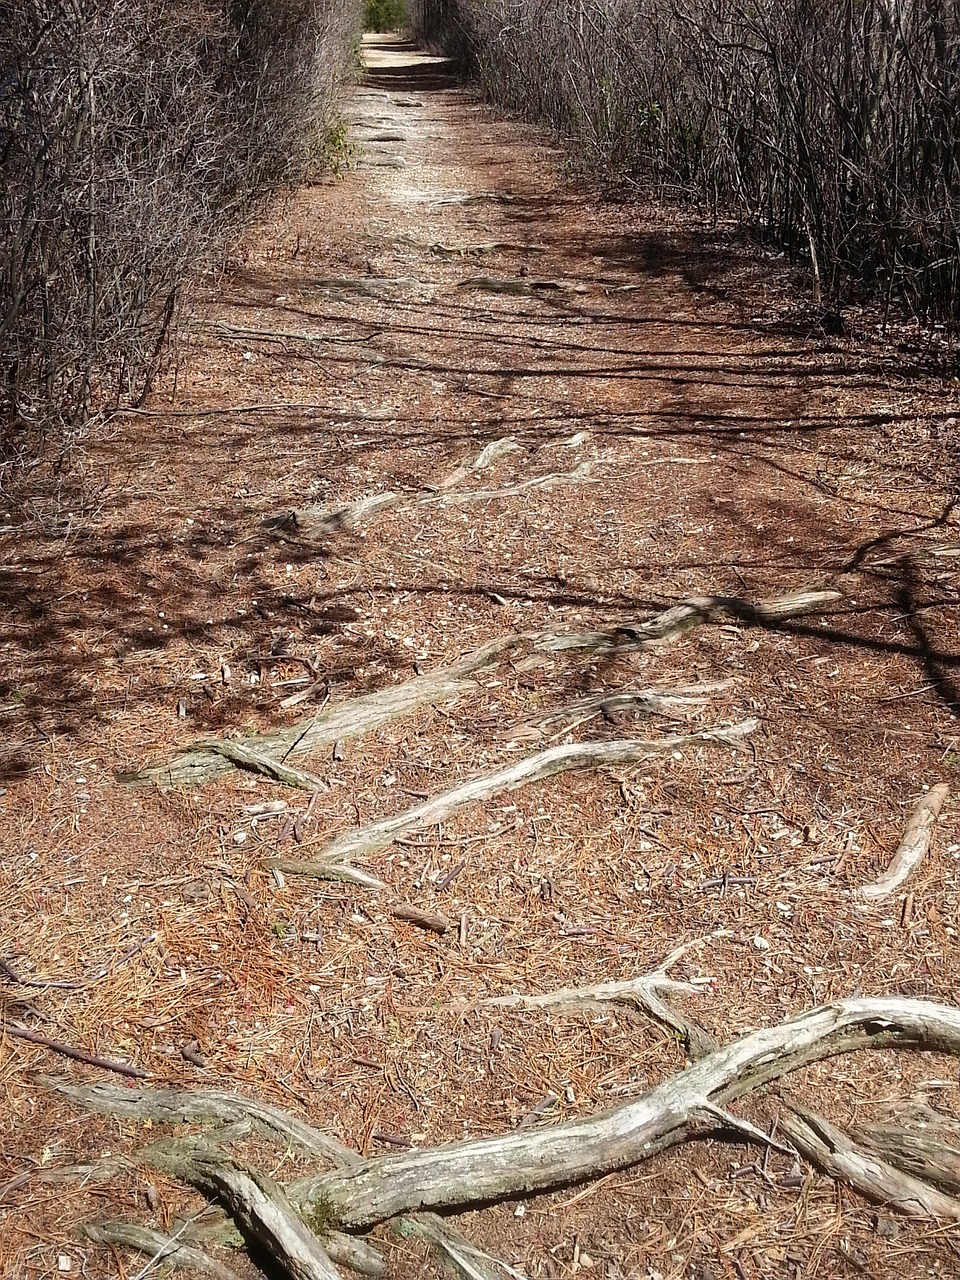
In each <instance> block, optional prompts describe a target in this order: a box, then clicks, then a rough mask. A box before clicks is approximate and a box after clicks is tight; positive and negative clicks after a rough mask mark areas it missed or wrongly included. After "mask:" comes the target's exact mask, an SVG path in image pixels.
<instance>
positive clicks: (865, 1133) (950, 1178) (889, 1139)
mask: <svg viewBox="0 0 960 1280" xmlns="http://www.w3.org/2000/svg"><path fill="white" fill-rule="evenodd" d="M900 1119H901V1123H893V1122H888V1123H885V1124H860V1125H853V1126H851V1128H850V1136H851V1137H852V1138H853V1140H854V1141H855V1142H859V1143H860V1144H861V1145H862V1146H864V1147H866V1149H867V1150H868V1151H872V1152H875V1153H876V1154H877V1155H879V1156H881V1157H882V1158H883V1159H884V1160H887V1161H889V1163H890V1164H892V1165H895V1166H896V1167H897V1168H898V1169H902V1170H903V1172H904V1173H908V1174H910V1175H911V1176H913V1177H914V1178H919V1179H921V1180H922V1181H923V1182H931V1183H933V1185H934V1186H935V1187H939V1188H940V1190H941V1191H944V1192H946V1193H947V1194H948V1195H950V1196H960V1121H958V1120H957V1119H956V1117H955V1116H945V1115H941V1114H940V1112H938V1111H934V1109H933V1108H932V1107H930V1106H927V1105H926V1104H923V1105H920V1106H911V1107H910V1109H909V1111H908V1112H907V1113H906V1114H904V1115H903V1116H902V1117H900Z"/></svg>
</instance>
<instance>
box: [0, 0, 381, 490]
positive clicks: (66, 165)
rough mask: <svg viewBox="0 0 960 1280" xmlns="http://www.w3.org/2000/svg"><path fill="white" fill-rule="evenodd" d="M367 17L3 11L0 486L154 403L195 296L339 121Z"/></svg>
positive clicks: (171, 7)
mask: <svg viewBox="0 0 960 1280" xmlns="http://www.w3.org/2000/svg"><path fill="white" fill-rule="evenodd" d="M358 9H359V6H358V4H356V3H355V0H328V2H326V3H322V2H320V0H230V3H229V5H228V6H227V12H226V13H224V10H223V7H222V6H221V5H220V4H218V3H215V0H8V2H7V3H0V487H3V485H4V484H6V485H7V486H9V484H10V483H11V482H12V477H13V475H14V474H15V472H16V470H17V467H18V466H19V467H20V468H21V469H22V467H23V466H24V465H29V464H34V463H36V461H37V460H38V459H40V458H41V457H44V456H49V455H50V454H51V452H52V454H53V456H55V457H56V458H58V459H60V460H61V461H62V460H63V459H64V458H65V457H67V456H68V455H69V452H70V450H71V448H72V447H73V446H74V445H75V444H76V442H77V441H78V439H80V438H81V436H82V435H83V434H84V433H85V432H86V431H88V430H89V429H90V427H91V425H93V424H96V423H97V422H98V421H101V420H103V419H104V418H106V417H107V416H108V415H109V414H110V413H111V412H112V411H113V410H115V409H116V408H117V407H118V406H122V405H129V404H138V403H140V401H141V400H142V399H143V397H144V395H145V394H146V392H147V390H148V389H149V386H150V382H151V379H152V377H153V376H154V374H155V372H156V369H157V366H158V361H159V359H160V357H161V352H162V350H163V347H164V341H165V338H166V337H167V335H168V333H169V331H170V328H171V325H172V324H173V323H174V321H175V318H176V314H177V304H178V300H179V298H180V297H181V295H182V292H183V289H184V288H185V287H186V286H187V285H189V283H190V282H191V281H193V280H195V279H196V278H197V271H198V268H199V267H200V266H202V264H203V263H204V262H205V261H207V260H208V258H209V255H210V253H211V251H212V249H213V248H214V246H216V245H217V244H219V243H221V242H222V240H223V238H224V236H225V235H226V234H227V233H229V232H230V231H231V230H232V229H235V228H236V227H237V226H238V225H239V223H240V222H241V221H242V220H243V219H244V218H245V217H247V216H249V214H250V213H251V212H252V210H254V209H255V208H256V207H257V205H258V203H259V202H260V201H261V200H262V198H263V197H264V196H265V194H266V193H267V192H269V191H270V190H273V189H275V188H276V187H277V185H278V184H281V183H283V182H285V181H288V180H289V179H291V178H293V177H296V176H297V174H298V172H299V169H300V167H301V166H302V164H303V163H304V162H305V160H306V157H307V156H308V155H309V154H310V153H311V151H312V150H314V149H315V140H316V135H317V133H318V132H321V133H322V131H323V129H324V128H326V127H327V126H328V124H329V113H330V110H331V104H332V98H333V93H334V90H335V87H336V84H337V81H338V78H339V77H340V75H341V73H342V69H343V67H344V65H345V60H346V54H347V51H348V49H349V47H350V44H351V42H352V41H353V39H354V38H355V31H356V29H357V27H358V25H359V12H358Z"/></svg>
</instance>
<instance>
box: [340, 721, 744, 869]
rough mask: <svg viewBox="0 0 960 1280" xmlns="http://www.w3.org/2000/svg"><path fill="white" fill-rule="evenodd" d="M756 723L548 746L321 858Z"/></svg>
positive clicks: (355, 852)
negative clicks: (567, 776) (547, 782)
mask: <svg viewBox="0 0 960 1280" xmlns="http://www.w3.org/2000/svg"><path fill="white" fill-rule="evenodd" d="M756 727H757V722H756V720H744V721H743V722H742V723H741V724H736V725H730V726H728V727H724V728H716V729H706V730H704V731H703V732H701V733H692V734H685V735H682V736H680V737H670V738H661V739H659V740H656V739H647V738H626V739H623V740H620V741H614V742H574V743H569V744H561V745H560V746H556V747H550V748H548V749H547V750H546V751H541V752H539V753H538V754H537V755H533V756H529V757H528V758H527V759H525V760H521V761H520V762H519V763H517V764H514V765H510V766H508V767H507V768H505V769H499V770H497V772H496V773H490V774H486V775H483V776H481V777H479V778H474V779H472V780H471V781H470V782H465V783H463V784H462V785H461V786H459V787H454V788H453V790H451V791H446V792H443V793H442V794H441V795H437V796H432V797H431V798H430V799H429V800H426V801H424V802H423V804H419V805H417V806H416V807H415V808H413V809H407V810H406V811H405V812H403V813H399V814H395V815H394V816H393V817H390V818H384V819H382V820H381V821H379V822H374V823H371V824H370V825H369V826H367V827H359V828H355V829H354V830H352V831H346V832H344V833H343V835H340V836H338V837H337V838H336V839H335V840H333V841H331V843H330V844H328V845H327V846H326V848H325V849H323V850H322V852H321V855H320V860H321V862H323V863H340V862H343V861H345V860H349V859H352V858H355V857H357V856H359V855H362V854H368V853H373V852H375V851H376V850H378V849H383V848H386V846H387V845H389V844H391V843H392V842H393V840H394V839H395V838H396V837H397V836H402V835H407V834H408V833H409V832H411V831H416V830H417V829H419V828H421V827H426V826H431V825H432V824H434V823H437V822H442V821H444V820H445V819H446V818H448V817H450V816H451V814H454V813H456V812H457V811H458V810H460V809H462V808H464V807H465V806H467V805H470V804H475V803H477V802H478V801H481V800H489V799H490V798H491V797H492V796H497V795H502V794H503V793H504V792H510V791H516V790H518V789H519V788H520V787H525V786H527V785H528V784H529V783H531V782H542V781H543V780H544V779H545V778H552V777H554V776H555V775H556V774H558V773H566V772H568V771H570V770H573V769H601V768H609V767H612V766H615V765H623V764H635V763H636V762H637V761H638V760H645V759H648V758H649V757H650V756H655V755H662V754H663V753H664V752H667V751H676V750H678V749H680V748H683V747H689V746H692V745H694V744H707V743H717V744H718V745H720V746H727V747H737V746H740V745H741V744H742V741H743V739H744V738H746V737H748V736H749V735H750V734H751V733H753V732H754V730H755V729H756Z"/></svg>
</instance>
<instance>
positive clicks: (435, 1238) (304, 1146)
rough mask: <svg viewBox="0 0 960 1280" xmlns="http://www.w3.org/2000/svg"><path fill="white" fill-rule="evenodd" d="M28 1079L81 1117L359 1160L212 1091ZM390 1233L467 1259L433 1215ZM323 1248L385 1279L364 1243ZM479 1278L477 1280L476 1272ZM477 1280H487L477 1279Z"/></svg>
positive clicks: (284, 1118) (94, 1173)
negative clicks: (222, 1131)
mask: <svg viewBox="0 0 960 1280" xmlns="http://www.w3.org/2000/svg"><path fill="white" fill-rule="evenodd" d="M35 1079H36V1081H37V1083H38V1084H41V1085H42V1086H43V1087H44V1088H46V1089H48V1090H51V1091H53V1092H55V1093H58V1094H59V1095H60V1096H61V1097H64V1098H69V1099H70V1100H71V1101H72V1102H75V1103H76V1104H77V1105H79V1106H82V1107H84V1108H85V1109H86V1110H88V1111H95V1112H98V1113H100V1114H102V1115H115V1116H122V1117H127V1118H130V1119H136V1120H148V1121H150V1122H151V1123H152V1124H203V1125H235V1124H242V1123H243V1122H245V1121H246V1122H251V1123H252V1124H253V1125H255V1126H256V1128H257V1129H259V1131H260V1132H261V1133H262V1134H264V1135H265V1136H266V1137H268V1138H270V1139H272V1140H273V1141H274V1142H276V1143H278V1144H279V1145H280V1146H281V1147H282V1148H287V1147H289V1146H293V1147H295V1148H297V1149H298V1150H300V1151H303V1152H305V1153H306V1154H308V1155H311V1156H313V1157H314V1158H316V1159H320V1160H323V1161H324V1162H326V1163H329V1164H332V1165H333V1166H334V1167H335V1168H338V1169H346V1168H350V1167H351V1166H352V1165H356V1164H359V1163H360V1162H361V1161H362V1159H363V1157H362V1156H361V1155H359V1153H358V1152H356V1151H354V1150H352V1149H351V1148H350V1147H347V1146H344V1144H343V1143H342V1142H338V1141H337V1139H336V1138H334V1137H332V1136H331V1135H330V1134H328V1133H326V1132H324V1130H322V1129H317V1128H315V1127H314V1126H313V1125H311V1124H307V1122H306V1121H304V1120H298V1119H297V1117H296V1116H293V1115H290V1114H289V1112H286V1111H281V1110H280V1108H279V1107H274V1106H271V1105H270V1103H267V1102H258V1101H257V1100H256V1099H255V1098H246V1097H241V1096H240V1095H237V1094H232V1093H226V1092H224V1091H223V1090H219V1089H205V1090H198V1091H196V1092H186V1091H182V1090H177V1089H121V1088H118V1087H116V1086H115V1085H112V1084H110V1083H109V1082H104V1083H98V1084H76V1083H74V1082H73V1081H71V1080H66V1079H63V1078H62V1077H58V1076H36V1077H35ZM135 1167H136V1160H135V1159H134V1158H130V1157H126V1156H123V1157H110V1158H108V1159H104V1160H102V1161H100V1162H98V1163H97V1164H95V1165H83V1166H76V1167H75V1168H74V1169H63V1170H58V1171H54V1170H51V1171H50V1174H51V1178H53V1177H54V1176H56V1179H57V1181H61V1180H64V1181H65V1180H69V1179H70V1178H71V1177H72V1176H73V1175H74V1173H77V1174H79V1176H80V1177H82V1178H83V1179H84V1180H86V1181H88V1180H89V1179H90V1178H91V1177H94V1178H96V1179H97V1180H98V1181H99V1180H102V1178H105V1177H113V1176H115V1175H116V1173H118V1172H126V1171H129V1170H130V1169H132V1168H135ZM396 1226H397V1229H398V1230H399V1231H400V1232H401V1234H404V1235H410V1234H414V1233H418V1234H421V1235H423V1236H424V1237H425V1238H427V1239H430V1240H431V1241H432V1242H433V1243H434V1244H435V1245H436V1246H437V1247H438V1248H441V1242H442V1241H447V1243H448V1245H449V1249H448V1250H446V1252H447V1256H449V1257H451V1259H452V1257H453V1255H454V1254H458V1253H460V1254H464V1255H468V1254H469V1251H470V1249H471V1248H472V1246H471V1245H470V1244H469V1241H467V1240H466V1238H465V1237H463V1236H461V1235H460V1234H459V1232H457V1230H456V1229H455V1228H454V1227H453V1226H452V1225H451V1224H450V1223H447V1222H445V1221H444V1220H443V1219H442V1218H439V1217H437V1216H436V1215H435V1214H432V1213H422V1214H416V1215H415V1216H405V1217H403V1218H400V1219H399V1220H398V1222H397V1224H396ZM227 1227H228V1224H227V1221H226V1219H223V1220H222V1221H221V1223H219V1224H217V1223H213V1224H212V1236H213V1237H214V1238H217V1237H218V1234H219V1231H220V1229H221V1228H227ZM206 1234H208V1235H210V1234H211V1232H209V1231H208V1232H207V1233H206ZM325 1244H326V1247H327V1252H328V1253H329V1254H330V1257H331V1258H332V1259H333V1261H334V1262H340V1263H342V1264H343V1265H344V1266H349V1267H350V1268H351V1269H352V1270H354V1271H359V1272H360V1274H361V1275H369V1276H375V1277H376V1276H382V1275H384V1274H385V1272H386V1264H385V1262H384V1260H383V1257H382V1255H381V1254H380V1253H378V1251H377V1250H376V1249H375V1248H374V1247H373V1245H371V1244H369V1243H368V1242H367V1241H365V1240H357V1239H355V1238H353V1237H350V1236H345V1235H344V1234H343V1233H342V1232H339V1231H333V1230H331V1231H330V1232H329V1234H328V1235H327V1236H326V1240H325ZM133 1247H135V1246H133ZM478 1276H483V1273H482V1272H480V1271H479V1270H478ZM483 1280H492V1278H488V1277H486V1276H483ZM497 1280H499V1278H497Z"/></svg>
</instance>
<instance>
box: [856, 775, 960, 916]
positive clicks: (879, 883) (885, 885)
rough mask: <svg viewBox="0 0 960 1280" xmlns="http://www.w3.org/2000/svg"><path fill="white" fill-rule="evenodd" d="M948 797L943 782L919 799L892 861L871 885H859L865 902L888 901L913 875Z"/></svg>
mask: <svg viewBox="0 0 960 1280" xmlns="http://www.w3.org/2000/svg"><path fill="white" fill-rule="evenodd" d="M949 794H950V788H949V787H948V786H947V784H946V783H945V782H940V783H938V784H937V785H936V786H935V787H931V788H930V790H929V791H928V792H927V793H926V794H925V795H923V796H921V798H920V799H919V800H918V801H917V804H916V807H915V808H914V810H913V813H912V814H911V815H910V821H909V822H908V823H907V829H906V831H904V833H903V839H902V840H901V841H900V847H899V848H898V849H897V852H896V853H895V854H894V855H893V861H892V862H891V863H890V865H889V867H888V868H887V870H886V871H885V872H884V874H883V875H882V876H881V877H880V878H879V879H878V880H875V881H874V882H873V884H865V885H861V887H860V889H859V891H858V892H859V894H860V896H861V897H862V898H866V899H867V901H868V902H876V901H877V900H878V899H880V898H888V897H889V896H890V894H892V893H896V891H897V890H898V889H899V888H900V886H901V885H902V884H903V883H904V882H905V881H906V880H908V879H909V878H910V876H912V875H913V873H914V872H915V871H916V869H917V868H918V867H919V866H920V863H921V862H922V861H923V859H924V858H925V857H926V855H927V850H928V849H929V848H930V841H931V839H932V838H933V828H934V826H935V825H936V821H937V818H938V817H939V816H940V810H941V809H942V808H943V804H944V801H945V800H946V798H947V796H949Z"/></svg>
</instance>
